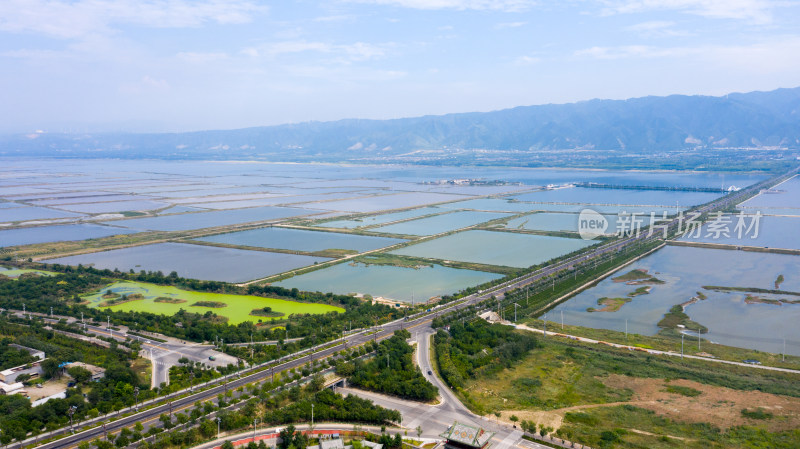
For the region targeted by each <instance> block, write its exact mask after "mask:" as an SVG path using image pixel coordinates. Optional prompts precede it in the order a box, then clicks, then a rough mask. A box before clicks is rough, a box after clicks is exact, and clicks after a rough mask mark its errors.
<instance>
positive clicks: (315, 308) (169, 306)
mask: <svg viewBox="0 0 800 449" xmlns="http://www.w3.org/2000/svg"><path fill="white" fill-rule="evenodd" d="M109 290H110V291H112V292H114V293H117V294H119V295H132V294H136V293H138V294H141V295H142V296H143V297H144V299H141V300H136V301H129V302H126V303H123V304H119V305H115V306H111V307H108V308H109V309H112V310H122V311H135V312H151V313H162V314H164V315H173V314H175V313H176V312H178V311H179V310H180V309H184V310H188V311H190V312H194V313H205V312H206V311H210V312H212V313H215V314H217V315H219V316H224V317H227V318H228V323H229V324H239V323H242V322H244V321H253V322H258V321H259V320H261V321H267V320H272V319H278V318H277V317H276V318H267V317H263V316H252V315H250V312H251V311H252V310H253V309H263V308H264V307H270V308H272V310H273V311H274V312H278V313H282V314H284V315H285V316H288V315H291V314H293V313H310V314H322V313H328V312H344V309H342V308H340V307H335V306H330V305H327V304H309V303H303V302H294V301H286V300H283V299H276V298H262V297H260V296H246V295H226V294H221V293H203V292H192V291H187V290H181V289H179V288H177V287H171V286H163V285H155V284H147V283H144V282H133V281H119V282H114V283H113V284H109V285H107V286H105V287H103V288H102V289H100V291H98V292H97V293H94V294H92V295H87V296H84V297H83V299H84V300H85V301H87V302H88V306H89V307H100V304H101V303H102V302H103V301H105V300H106V299H104V298H103V294H105V293H106V292H108V291H109ZM156 298H174V299H177V300H184V301H185V302H183V301H182V302H180V303H168V302H156V301H155V299H156ZM197 302H219V303H225V304H227V306H226V307H199V306H192V304H194V303H197ZM281 318H283V317H281Z"/></svg>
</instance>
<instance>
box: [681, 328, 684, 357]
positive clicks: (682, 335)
mask: <svg viewBox="0 0 800 449" xmlns="http://www.w3.org/2000/svg"><path fill="white" fill-rule="evenodd" d="M684 335H685V334H684V333H683V332H681V360H683V337H684Z"/></svg>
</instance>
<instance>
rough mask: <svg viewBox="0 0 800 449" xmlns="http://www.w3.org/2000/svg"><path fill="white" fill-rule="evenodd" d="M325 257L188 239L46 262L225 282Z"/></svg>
mask: <svg viewBox="0 0 800 449" xmlns="http://www.w3.org/2000/svg"><path fill="white" fill-rule="evenodd" d="M328 260H330V259H328V258H325V257H311V256H301V255H296V254H283V253H270V252H266V251H248V250H242V249H233V248H220V247H215V246H205V245H191V244H186V243H156V244H153V245H143V246H135V247H131V248H123V249H114V250H110V251H102V252H97V253H91V254H80V255H77V256H68V257H60V258H57V259H50V260H46V261H44V262H46V263H59V264H65V265H78V264H83V265H90V266H93V267H95V268H99V269H109V270H113V269H115V268H118V269H119V270H121V271H128V270H133V271H136V272H138V271H141V270H145V271H161V272H162V273H164V274H169V273H170V272H172V271H176V272H178V275H179V276H181V277H186V278H193V279H202V280H210V281H222V282H245V281H250V280H253V279H258V278H262V277H267V276H270V275H273V274H278V273H282V272H284V271H289V270H293V269H297V268H301V267H305V266H308V265H313V264H314V263H319V262H325V261H328Z"/></svg>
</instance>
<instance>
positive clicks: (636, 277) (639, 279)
mask: <svg viewBox="0 0 800 449" xmlns="http://www.w3.org/2000/svg"><path fill="white" fill-rule="evenodd" d="M613 280H614V282H624V283H626V284H628V285H641V284H663V283H664V281H662V280H661V279H658V278H657V277H655V276H651V275H650V273H648V272H647V270H643V269H636V270H631V271H629V272H627V273H625V274H623V275H621V276H617V277H615V278H613Z"/></svg>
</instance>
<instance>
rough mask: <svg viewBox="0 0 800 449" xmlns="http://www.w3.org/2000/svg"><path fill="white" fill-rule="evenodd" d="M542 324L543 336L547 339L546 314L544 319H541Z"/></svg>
mask: <svg viewBox="0 0 800 449" xmlns="http://www.w3.org/2000/svg"><path fill="white" fill-rule="evenodd" d="M542 324H544V336H545V338H547V314H546V313H545V314H544V318H543V319H542Z"/></svg>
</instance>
